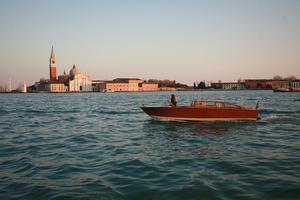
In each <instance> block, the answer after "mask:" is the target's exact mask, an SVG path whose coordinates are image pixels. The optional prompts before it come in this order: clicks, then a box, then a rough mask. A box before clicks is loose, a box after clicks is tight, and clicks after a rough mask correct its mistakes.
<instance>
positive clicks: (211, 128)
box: [144, 120, 256, 135]
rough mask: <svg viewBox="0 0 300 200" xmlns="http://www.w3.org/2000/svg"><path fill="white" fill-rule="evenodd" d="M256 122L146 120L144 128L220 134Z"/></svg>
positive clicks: (197, 133) (193, 133) (198, 133)
mask: <svg viewBox="0 0 300 200" xmlns="http://www.w3.org/2000/svg"><path fill="white" fill-rule="evenodd" d="M255 123H256V122H188V121H157V120H148V121H146V122H145V124H144V128H145V129H153V128H154V127H156V129H157V128H162V129H163V130H164V131H166V132H174V133H180V132H185V133H187V132H188V133H189V134H192V135H205V134H212V135H222V134H228V133H233V132H234V130H237V129H240V128H243V127H247V126H252V125H255Z"/></svg>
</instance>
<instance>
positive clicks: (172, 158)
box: [0, 91, 300, 200]
mask: <svg viewBox="0 0 300 200" xmlns="http://www.w3.org/2000/svg"><path fill="white" fill-rule="evenodd" d="M174 94H175V95H176V97H177V101H178V104H179V105H184V104H190V102H191V101H192V100H195V99H203V100H225V101H229V102H234V103H238V104H241V105H247V106H255V105H256V103H257V101H259V102H260V108H261V111H260V115H261V120H259V121H257V122H217V123H216V122H214V123H212V122H210V123H203V122H176V121H167V122H166V121H154V120H152V119H151V118H150V117H149V116H147V115H146V114H145V113H143V111H142V110H141V109H140V106H142V105H143V104H144V105H153V106H155V105H156V106H160V105H166V104H168V99H169V98H170V95H171V93H170V92H149V93H76V94H67V93H66V94H0V199H172V200H174V199H299V198H300V93H273V92H272V91H207V92H203V91H198V92H174Z"/></svg>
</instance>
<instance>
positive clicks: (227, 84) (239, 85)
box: [211, 82, 246, 90]
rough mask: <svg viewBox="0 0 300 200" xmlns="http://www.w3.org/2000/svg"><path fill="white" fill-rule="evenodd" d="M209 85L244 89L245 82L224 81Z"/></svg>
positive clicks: (217, 87)
mask: <svg viewBox="0 0 300 200" xmlns="http://www.w3.org/2000/svg"><path fill="white" fill-rule="evenodd" d="M211 87H212V88H214V89H220V90H244V89H246V84H245V82H224V83H220V82H218V83H211Z"/></svg>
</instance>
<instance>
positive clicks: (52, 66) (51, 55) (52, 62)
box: [49, 46, 57, 81]
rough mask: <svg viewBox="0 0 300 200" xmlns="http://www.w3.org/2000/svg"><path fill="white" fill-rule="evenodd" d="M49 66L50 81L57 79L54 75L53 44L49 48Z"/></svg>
mask: <svg viewBox="0 0 300 200" xmlns="http://www.w3.org/2000/svg"><path fill="white" fill-rule="evenodd" d="M49 68H50V81H55V80H57V77H56V59H55V54H54V50H53V46H52V48H51V54H50V64H49Z"/></svg>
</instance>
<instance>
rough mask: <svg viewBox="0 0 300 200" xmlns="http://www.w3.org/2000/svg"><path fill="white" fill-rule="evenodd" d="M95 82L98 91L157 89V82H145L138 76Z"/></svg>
mask: <svg viewBox="0 0 300 200" xmlns="http://www.w3.org/2000/svg"><path fill="white" fill-rule="evenodd" d="M97 84H98V88H99V89H98V90H99V91H100V92H138V91H142V92H148V91H149V92H150V91H158V84H157V83H146V82H143V80H141V79H138V78H116V79H114V80H112V81H102V82H99V83H97ZM95 90H97V89H95Z"/></svg>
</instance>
